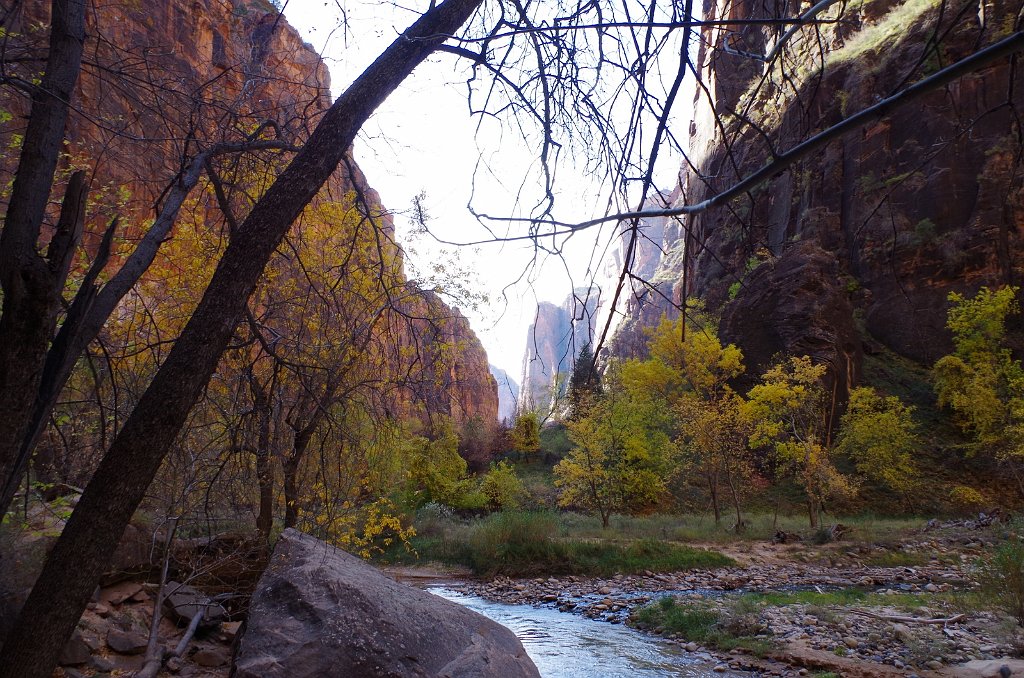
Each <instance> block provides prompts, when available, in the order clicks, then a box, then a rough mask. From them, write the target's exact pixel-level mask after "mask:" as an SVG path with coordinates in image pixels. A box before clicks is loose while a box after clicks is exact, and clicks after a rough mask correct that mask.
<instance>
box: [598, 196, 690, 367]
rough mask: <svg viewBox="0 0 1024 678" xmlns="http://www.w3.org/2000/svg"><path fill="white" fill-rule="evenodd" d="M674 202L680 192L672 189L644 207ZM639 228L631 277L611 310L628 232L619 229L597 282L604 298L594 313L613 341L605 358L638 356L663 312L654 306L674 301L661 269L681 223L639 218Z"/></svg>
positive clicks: (605, 349)
mask: <svg viewBox="0 0 1024 678" xmlns="http://www.w3.org/2000/svg"><path fill="white" fill-rule="evenodd" d="M678 198H679V192H678V190H674V191H673V192H672V193H670V194H668V195H664V196H659V197H657V198H656V199H654V200H649V201H648V202H647V206H650V207H663V206H665V205H672V204H674V203H675V202H676V200H678ZM637 226H638V231H637V238H636V241H635V243H634V246H633V255H632V261H631V263H629V264H628V268H629V271H630V273H631V274H632V276H630V277H628V278H627V279H626V280H625V281H624V287H623V290H622V292H621V293H620V294H619V299H618V301H617V302H616V303H615V307H614V308H612V307H611V306H612V299H611V297H612V296H613V295H614V292H615V287H616V285H617V284H618V281H619V278H620V276H621V275H622V270H623V267H625V266H627V261H626V260H627V259H628V258H629V247H630V239H631V235H632V234H631V231H630V229H628V228H622V230H621V234H620V237H619V242H618V244H617V247H615V248H614V249H612V251H611V252H610V254H609V256H608V257H607V259H606V261H605V269H604V271H603V275H602V277H601V282H600V287H601V289H602V290H605V294H604V295H603V298H602V300H601V305H600V307H599V309H598V312H597V316H598V322H597V331H598V332H603V331H604V328H605V326H606V325H608V326H609V329H610V331H611V337H612V340H611V341H606V343H605V345H604V347H603V355H611V356H615V357H632V356H636V355H639V354H641V353H642V352H643V349H644V343H645V340H646V337H645V334H644V329H645V328H647V327H650V326H652V325H654V324H656V323H657V322H658V318H659V317H660V316H661V313H662V310H661V305H659V304H658V303H657V302H658V301H661V302H664V304H665V305H666V306H671V303H669V302H671V300H672V286H673V283H674V280H672V279H671V278H670V277H669V278H666V277H665V276H664V275H662V273H661V271H663V270H665V269H666V262H667V261H669V260H670V259H671V258H672V257H673V256H674V254H673V252H672V251H671V250H669V249H666V244H667V243H674V242H676V241H677V240H678V236H679V222H678V221H676V220H675V219H670V218H667V217H650V218H647V219H641V220H640V222H639V224H638V225H637ZM633 276H635V277H633ZM637 278H639V280H638V279H637ZM609 314H611V316H612V318H611V323H610V324H609V323H608V322H607V321H608V316H609Z"/></svg>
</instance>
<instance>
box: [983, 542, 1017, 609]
mask: <svg viewBox="0 0 1024 678" xmlns="http://www.w3.org/2000/svg"><path fill="white" fill-rule="evenodd" d="M978 579H979V581H980V583H981V590H982V592H983V594H984V595H985V597H987V598H988V599H989V600H990V601H991V602H992V603H993V604H994V605H995V606H996V607H998V608H1000V609H1002V610H1004V611H1006V612H1008V613H1009V614H1011V615H1013V617H1014V618H1015V619H1016V620H1017V623H1018V624H1019V625H1021V626H1024V542H1021V540H1020V539H1016V538H1014V539H1011V540H1010V541H1008V542H1006V543H1005V544H1003V545H1002V546H1000V547H999V548H997V549H996V551H995V553H994V554H992V557H991V558H990V559H989V560H988V561H987V562H983V563H981V566H980V570H979V576H978Z"/></svg>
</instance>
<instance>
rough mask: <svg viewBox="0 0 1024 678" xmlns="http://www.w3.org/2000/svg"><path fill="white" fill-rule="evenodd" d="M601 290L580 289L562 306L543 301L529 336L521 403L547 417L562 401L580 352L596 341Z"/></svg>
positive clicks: (521, 381)
mask: <svg viewBox="0 0 1024 678" xmlns="http://www.w3.org/2000/svg"><path fill="white" fill-rule="evenodd" d="M600 301H601V291H600V289H598V288H597V287H579V288H576V289H575V290H574V291H573V293H572V294H570V295H569V296H568V297H566V299H565V301H563V302H562V304H561V305H556V304H552V303H550V302H546V301H542V302H540V303H539V304H537V314H536V315H535V316H534V321H533V323H532V324H531V325H530V328H529V330H527V333H526V353H525V354H524V356H523V376H522V379H521V380H520V382H519V402H520V404H521V406H522V407H524V408H525V409H527V410H534V411H536V412H539V413H540V414H541V416H542V417H546V416H547V415H548V414H550V413H551V412H553V411H556V410H558V409H559V402H560V400H561V398H562V396H563V395H564V394H565V388H566V385H567V384H568V381H569V375H570V374H572V366H573V361H574V360H575V359H576V356H577V355H579V352H580V349H582V348H583V346H584V345H586V344H587V343H592V342H593V340H594V330H595V326H596V323H595V321H596V318H597V314H598V307H599V306H600Z"/></svg>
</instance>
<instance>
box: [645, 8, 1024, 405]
mask: <svg viewBox="0 0 1024 678" xmlns="http://www.w3.org/2000/svg"><path fill="white" fill-rule="evenodd" d="M939 6H940V5H939V3H937V2H932V1H931V0H906V1H904V2H900V1H898V0H896V1H892V0H887V1H883V2H869V3H863V4H862V5H859V6H853V5H851V6H848V7H844V8H843V9H844V10H845V14H844V15H843V17H842V21H839V22H835V23H831V24H826V25H823V26H820V27H819V30H818V31H817V33H815V31H813V30H804V31H802V32H800V33H798V34H797V37H796V38H795V39H794V40H793V41H792V42H791V43H790V44H789V46H788V47H787V50H786V52H785V54H786V57H785V69H786V75H787V77H786V78H783V77H782V76H781V74H780V68H779V66H776V67H775V68H774V69H773V70H772V71H771V73H770V75H769V77H768V78H767V79H766V80H765V81H764V82H762V73H763V69H764V66H763V63H762V62H760V61H757V60H754V59H750V58H748V57H744V56H742V53H744V52H746V53H753V54H765V53H766V52H767V50H768V49H770V48H771V46H772V45H773V44H774V43H775V41H776V40H777V38H778V37H779V35H781V33H782V31H783V29H781V28H776V27H764V26H749V25H748V26H745V27H740V28H735V29H734V28H730V29H728V30H726V29H724V28H721V27H712V28H706V29H705V30H704V34H703V36H702V37H703V42H702V44H703V45H704V47H703V48H702V50H701V54H700V61H699V63H700V66H701V74H702V80H703V81H704V85H705V86H706V87H707V88H708V91H709V92H711V93H712V95H713V98H712V100H711V101H708V100H707V99H706V97H702V98H701V100H700V103H699V104H698V107H697V115H696V118H695V120H694V122H693V124H692V126H691V138H690V160H691V161H692V162H693V167H694V169H687V170H686V171H685V172H684V173H683V187H684V191H683V195H682V198H681V199H682V200H684V201H685V203H686V204H695V203H698V202H699V201H701V200H703V199H705V198H708V197H710V196H712V195H714V194H715V193H717V192H719V191H721V190H723V189H724V188H727V187H728V186H729V185H731V184H732V183H734V182H735V181H736V179H737V178H738V177H743V176H746V175H749V174H750V173H751V172H753V171H754V170H755V169H757V168H759V167H760V166H762V165H764V164H765V163H767V162H768V161H769V160H770V158H771V151H770V149H769V145H770V146H771V148H772V149H775V150H776V151H782V150H787V149H789V148H792V147H793V146H794V145H795V144H796V143H798V142H799V141H800V140H802V139H804V138H806V137H807V136H809V135H810V134H812V133H814V132H815V131H819V130H822V129H825V128H827V127H829V126H830V125H833V124H835V123H837V122H839V121H840V120H842V119H843V118H845V117H848V116H849V115H851V114H853V113H855V112H857V111H860V110H863V109H864V108H867V107H868V106H870V105H872V104H873V103H875V102H876V101H877V100H878V97H879V96H885V95H887V94H888V93H891V92H894V91H897V90H898V89H900V88H901V87H903V86H904V84H903V83H905V82H914V81H917V80H920V79H921V78H923V77H925V76H926V75H927V74H929V73H931V72H933V71H934V70H935V69H936V68H938V67H941V66H945V65H948V64H950V63H952V62H953V61H955V60H957V59H960V58H963V57H965V56H967V55H969V54H971V53H973V52H974V51H976V50H977V49H978V46H979V45H981V46H983V45H986V44H989V43H992V42H994V41H996V40H997V39H999V38H1000V37H1004V36H1005V35H1006V34H1007V32H1008V31H1009V30H1010V29H1009V28H1008V27H1010V26H1012V25H1013V21H1014V18H1013V17H1014V16H1015V14H1016V12H1017V9H1018V8H1019V4H1018V3H1015V2H1008V1H1006V0H998V1H996V2H993V3H985V6H984V11H977V12H975V11H968V12H962V13H959V14H957V13H952V12H940V11H939ZM800 8H801V6H800V5H799V4H798V3H795V2H783V3H779V4H777V5H776V4H773V3H763V2H758V1H750V2H742V3H734V2H716V1H715V0H708V1H707V2H706V3H705V7H704V15H705V17H706V18H710V19H772V18H777V17H780V16H795V15H798V14H799V13H800V12H801V11H802V10H801V9H800ZM839 11H840V7H839V5H838V4H837V5H836V6H834V7H833V8H832V9H831V10H829V13H828V17H829V18H834V17H835V16H836V14H837V12H839ZM934 36H942V37H941V40H940V47H939V49H937V50H936V49H935V48H934V40H933V37H934ZM726 45H728V47H729V48H730V50H729V51H726V50H724V49H721V48H723V47H725V46H726ZM1022 104H1024V73H1022V72H1021V70H1020V69H1019V68H1016V69H1015V68H1013V67H1012V66H1011V64H1010V63H1008V62H1007V61H1005V60H1004V61H1000V62H997V63H994V64H993V65H990V66H988V67H986V68H984V69H982V70H980V71H977V72H974V73H970V74H968V75H966V76H964V77H963V78H962V79H960V80H958V81H957V82H955V83H954V84H952V85H950V86H948V87H946V88H944V89H939V90H936V91H933V92H931V93H930V94H928V95H926V96H925V97H924V98H923V99H919V100H918V101H917V102H916V103H914V104H913V105H910V106H904V107H902V108H897V109H895V110H894V111H893V112H892V113H891V114H890V115H889V116H888V117H886V118H884V119H882V120H881V121H879V122H877V123H875V124H873V125H871V126H869V127H866V128H863V129H860V130H856V131H854V132H851V133H849V134H847V135H846V136H844V137H843V138H842V139H840V140H838V141H835V142H833V143H832V144H830V145H829V146H828V147H827V148H826V149H825V150H824V151H822V152H819V153H818V154H816V155H812V156H809V157H807V158H805V159H804V160H802V161H801V162H798V163H796V164H795V165H793V166H792V167H791V168H790V169H788V170H787V171H785V172H783V173H782V174H780V175H778V176H776V177H775V178H774V179H772V180H771V181H769V182H767V183H765V184H762V185H761V186H759V187H757V188H755V189H753V190H752V191H750V192H749V193H748V194H747V195H745V196H742V197H740V198H736V199H735V200H733V201H732V202H731V203H730V204H729V205H727V206H724V207H721V208H717V209H712V210H709V211H707V212H704V213H702V214H698V215H695V216H693V217H692V218H688V219H686V220H685V222H684V223H685V226H686V227H687V228H688V229H689V230H690V232H691V234H692V245H691V251H690V252H688V253H686V255H685V256H682V253H681V252H680V256H676V257H673V256H668V257H666V258H665V260H664V261H663V264H662V267H661V269H660V270H659V272H658V273H657V274H656V276H658V277H664V278H668V279H671V280H672V281H673V295H674V296H675V297H676V298H679V297H681V295H682V292H683V290H682V289H681V286H682V280H683V269H684V262H688V263H689V266H690V277H689V286H688V289H686V290H685V293H686V294H687V295H688V296H692V297H703V298H705V299H706V300H707V302H708V304H709V306H710V307H711V308H712V309H716V308H717V309H721V308H724V309H725V315H726V317H727V318H728V320H727V321H726V322H725V323H724V326H725V329H726V330H727V331H728V332H729V333H730V338H731V339H734V340H736V341H738V342H739V344H740V345H741V347H743V348H744V349H745V351H746V352H747V354H748V357H753V356H757V358H756V359H757V361H760V360H763V359H764V358H766V357H769V356H766V355H764V350H762V347H764V346H767V345H769V344H772V343H777V344H778V345H779V346H780V347H784V346H790V347H794V348H799V347H802V346H807V347H813V346H816V345H817V346H819V348H818V351H817V352H818V354H819V355H824V354H828V355H831V356H833V357H835V360H834V361H831V360H830V366H831V368H832V369H833V376H834V377H836V378H837V379H838V383H841V384H847V383H849V382H850V377H851V376H852V377H853V378H855V376H856V374H857V366H856V364H857V362H858V354H859V352H858V351H855V350H853V351H851V350H850V346H849V342H850V340H851V339H850V336H849V328H850V327H851V326H856V325H860V328H861V330H862V332H863V333H866V334H868V335H870V337H872V338H874V339H875V340H877V341H878V342H880V343H881V344H883V345H885V346H887V347H889V348H891V349H893V350H895V351H896V352H898V353H900V354H902V355H904V356H907V357H910V358H913V359H916V360H919V361H923V362H931V361H933V360H935V359H936V358H937V357H939V356H941V355H943V354H944V353H946V352H948V351H949V350H950V348H951V342H950V337H949V333H948V332H947V331H946V330H945V327H944V326H945V318H946V310H947V308H948V303H947V301H946V297H947V295H948V293H949V292H950V291H960V292H966V293H973V292H974V291H975V290H977V289H978V288H979V287H980V286H982V285H990V286H1000V285H1003V284H1013V283H1014V282H1016V281H1019V280H1020V277H1021V273H1022V266H1024V261H1022V258H1021V256H1020V248H1021V238H1022V237H1024V189H1022V185H1024V184H1022V182H1024V173H1022V172H1021V169H1022V167H1021V157H1022V156H1021V142H1020V137H1019V136H1018V133H1019V128H1018V123H1017V122H1016V120H1015V118H1014V114H1013V110H1014V108H1015V107H1016V108H1018V109H1019V107H1020V106H1021V105H1022ZM716 115H717V119H716ZM743 117H745V118H746V119H748V120H751V121H753V122H754V123H755V124H757V125H758V126H759V127H760V128H761V131H763V134H762V133H761V132H759V131H755V130H754V129H752V128H751V127H750V126H749V125H745V124H740V123H739V122H737V121H738V119H740V118H743ZM681 241H682V237H680V238H679V240H677V241H676V242H667V243H666V248H667V249H668V250H669V251H670V252H678V251H680V250H681V246H682V242H681ZM803 243H812V244H813V246H812V247H811V248H809V249H806V250H805V249H803ZM822 253H831V254H832V255H833V256H834V259H835V261H834V262H830V263H828V264H827V265H825V264H824V261H822V260H821V255H822ZM804 256H806V257H810V259H809V260H808V262H807V264H806V266H805V268H806V269H807V272H808V273H810V275H809V277H807V278H805V277H799V280H800V282H797V283H796V284H797V285H798V287H797V291H796V294H797V296H798V297H803V296H806V295H808V294H809V293H810V292H811V288H812V287H813V285H811V286H810V287H809V286H808V284H807V281H808V280H818V281H819V283H821V284H823V283H824V282H825V278H830V279H831V280H830V284H828V285H826V286H825V287H827V289H824V288H823V290H822V291H823V292H824V293H825V300H823V301H821V302H819V303H815V304H810V303H804V302H802V301H800V299H799V298H798V299H789V297H790V296H791V295H792V294H793V293H794V291H793V289H792V288H790V287H788V286H787V285H789V284H790V282H791V281H790V278H789V277H785V278H772V276H770V275H769V274H768V273H767V272H765V273H761V272H760V269H761V267H763V266H766V265H768V264H766V263H764V262H775V265H776V267H777V269H780V270H784V271H789V272H792V273H795V272H796V271H797V270H798V269H799V268H800V267H799V266H798V265H797V264H796V263H795V262H794V259H795V258H799V257H804ZM752 268H753V269H754V270H753V271H752V272H751V271H750V269H752ZM812 271H813V273H812ZM785 275H786V276H788V275H789V274H788V273H787V274H785ZM737 283H741V284H740V285H737ZM765 284H767V285H773V286H774V287H771V288H770V289H764V288H763V287H762V285H765ZM730 288H732V289H731V290H730ZM733 295H735V297H736V298H735V301H732V302H730V296H733ZM843 295H845V296H846V297H847V298H848V303H846V304H843V303H841V302H840V301H839V299H838V298H837V297H838V296H843ZM733 305H735V306H736V308H735V309H730V307H731V306H733ZM822 305H824V306H827V307H829V308H830V309H831V310H830V311H829V312H827V313H823V312H822ZM762 306H763V307H765V308H767V309H769V310H768V311H764V312H763V313H762V311H761V307H762ZM660 310H669V311H670V309H669V308H668V305H667V304H665V303H664V302H658V301H657V300H655V303H654V308H653V309H652V308H645V309H642V310H640V311H638V313H637V315H645V316H646V317H647V318H650V317H651V316H655V315H658V314H659V312H660ZM748 312H755V313H758V314H760V315H759V317H763V318H764V319H765V320H766V322H767V320H768V318H770V317H771V315H772V314H776V313H781V314H782V315H781V316H780V317H778V318H777V319H776V320H774V321H773V322H781V323H782V324H783V325H784V326H785V328H784V329H782V330H779V331H778V332H776V336H775V337H774V338H767V339H766V338H765V337H763V336H762V332H763V331H764V328H761V327H756V326H755V325H756V324H757V323H756V322H754V321H752V320H744V319H743V318H742V317H741V316H743V315H744V314H745V313H748ZM782 316H784V317H782ZM840 316H845V318H840ZM837 324H838V325H837ZM801 325H803V326H804V327H805V330H803V331H800V330H799V328H800V327H801ZM830 325H831V326H830ZM782 335H789V337H788V338H786V339H782ZM798 335H804V336H803V337H800V336H798ZM1018 339H1019V337H1018ZM823 341H827V342H832V343H833V345H832V346H831V347H830V348H828V349H827V350H824V351H822V348H821V346H820V343H821V342H823ZM839 356H844V357H842V358H839ZM760 367H763V363H760V362H755V363H754V364H752V365H750V368H751V369H753V370H757V369H759V368H760ZM844 395H845V394H843V393H840V394H839V396H840V398H842V397H843V396H844Z"/></svg>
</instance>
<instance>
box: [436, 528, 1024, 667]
mask: <svg viewBox="0 0 1024 678" xmlns="http://www.w3.org/2000/svg"><path fill="white" fill-rule="evenodd" d="M947 532H948V531H947ZM988 545H990V544H989V540H988V538H987V536H985V535H982V536H979V535H977V534H973V533H972V534H967V535H966V536H965V535H963V534H957V533H954V534H949V533H947V534H939V535H934V536H933V535H928V534H927V533H925V536H923V537H922V538H921V539H918V540H916V541H913V542H911V543H905V544H902V545H900V546H898V547H895V548H892V547H885V546H874V545H846V546H844V545H830V546H829V547H827V548H820V549H815V548H813V547H809V546H808V547H804V546H802V545H801V546H797V547H788V546H782V545H779V546H777V547H768V546H766V545H763V544H762V545H758V547H757V548H756V549H754V548H752V549H750V551H749V553H748V557H747V558H746V561H745V562H740V563H739V564H738V565H737V566H735V567H726V568H720V569H716V570H699V571H691V572H678V573H653V572H644V573H641V574H637V575H616V576H613V577H607V578H591V577H580V576H563V577H537V578H528V579H526V578H524V579H513V578H508V577H498V578H495V579H493V580H491V581H486V582H463V583H458V584H454V585H451V588H454V589H456V590H458V591H461V592H464V593H468V594H471V595H476V596H479V597H482V598H485V599H488V600H491V601H496V602H503V603H510V604H532V605H538V606H550V607H554V608H557V609H559V610H560V611H563V612H566V613H572V614H578V615H582V616H585V617H588V618H591V619H594V620H596V621H602V622H607V623H612V624H621V623H626V622H630V621H631V615H635V613H636V611H637V610H638V609H640V608H641V607H643V606H644V605H647V604H650V603H652V602H655V601H658V600H660V599H663V598H665V597H672V598H673V601H674V604H677V605H682V606H691V607H695V608H698V609H705V610H710V611H711V612H713V613H715V614H719V615H722V616H723V618H730V616H732V617H736V616H742V622H741V623H742V625H743V626H744V627H745V632H746V634H747V635H749V636H750V637H752V638H753V639H754V640H757V641H763V644H764V646H765V647H768V648H771V649H769V650H767V651H765V652H761V653H758V654H760V655H761V656H755V655H754V654H749V653H746V652H741V651H738V650H733V651H732V652H730V653H722V652H720V651H719V652H718V653H717V656H719V657H720V659H722V661H723V664H722V666H723V669H724V668H725V667H731V668H745V669H750V670H754V671H756V672H758V673H759V674H760V675H780V676H782V675H805V674H808V673H810V672H811V671H822V670H824V671H833V672H835V673H837V674H838V675H842V676H913V675H918V676H922V677H923V676H986V675H992V676H996V675H1001V674H1000V673H999V670H1000V669H1002V668H1003V667H1006V670H1009V671H1011V672H1012V673H1011V674H1010V675H1024V663H1022V662H1020V661H1019V660H1015V659H1013V657H1016V656H1019V655H1020V654H1021V648H1022V647H1024V644H1022V641H1024V638H1022V636H1021V634H1020V632H1019V631H1020V629H1019V628H1018V627H1017V626H1016V625H1015V623H1014V622H1013V620H1012V619H1009V618H1007V617H1005V616H1004V615H1001V614H998V613H994V612H991V611H986V610H983V609H978V608H973V609H964V610H961V609H959V608H958V603H957V601H959V600H960V598H958V596H960V597H962V594H965V593H967V592H969V591H970V590H971V588H972V586H973V585H972V583H971V579H970V576H971V568H972V567H973V565H974V563H975V562H976V561H977V558H978V557H979V556H980V555H981V554H982V553H983V549H984V548H985V547H986V546H988ZM894 553H895V554H897V555H893V554H894ZM730 555H732V554H730ZM901 559H902V560H907V561H911V560H918V561H923V562H924V564H919V565H913V566H911V565H900V566H881V565H871V564H866V562H867V561H872V560H901ZM741 560H742V559H741ZM850 589H854V590H856V591H863V592H865V596H864V597H863V599H855V600H853V601H852V602H850V601H844V602H835V603H834V602H832V601H831V599H829V598H825V599H826V600H829V603H828V604H808V603H801V602H795V601H797V600H799V598H800V597H799V596H795V597H793V600H786V601H784V602H782V603H779V602H777V601H776V603H775V604H773V602H772V601H771V600H770V599H766V597H763V596H762V597H760V598H758V597H757V596H745V595H744V594H751V593H769V592H799V591H810V592H817V593H820V594H828V593H829V592H839V591H844V590H850ZM805 597H806V596H805ZM812 597H813V596H812ZM855 598H856V597H855ZM751 601H757V602H756V604H752V603H751ZM632 621H633V622H634V623H635V618H634V619H633V620H632ZM638 627H639V628H642V629H643V630H646V631H648V632H650V633H654V634H658V635H662V636H664V637H667V638H670V639H672V640H674V641H675V642H678V643H679V645H680V646H681V647H682V648H684V649H685V650H686V651H689V652H707V651H708V649H709V648H705V647H702V646H700V645H699V644H698V643H695V642H692V641H691V640H688V639H687V638H685V637H683V636H680V635H674V634H672V633H671V632H670V631H667V630H666V629H663V628H659V627H657V626H653V627H647V628H644V626H643V625H642V624H640V625H638Z"/></svg>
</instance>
